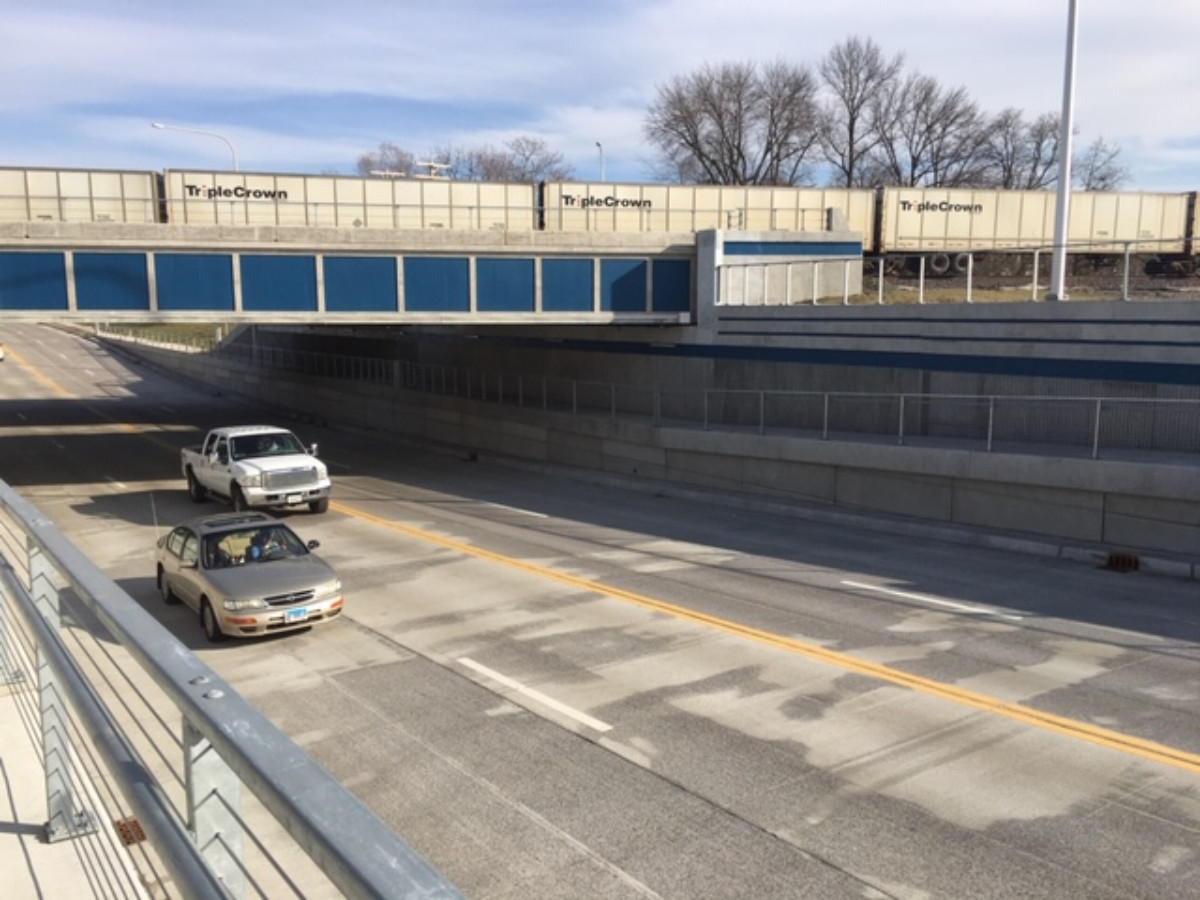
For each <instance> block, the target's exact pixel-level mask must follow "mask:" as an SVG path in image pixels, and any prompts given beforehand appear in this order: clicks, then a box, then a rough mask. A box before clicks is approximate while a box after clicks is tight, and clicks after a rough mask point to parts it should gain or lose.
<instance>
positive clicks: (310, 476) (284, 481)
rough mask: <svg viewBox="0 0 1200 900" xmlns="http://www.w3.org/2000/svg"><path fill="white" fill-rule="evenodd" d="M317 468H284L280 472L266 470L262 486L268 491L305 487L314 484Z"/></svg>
mask: <svg viewBox="0 0 1200 900" xmlns="http://www.w3.org/2000/svg"><path fill="white" fill-rule="evenodd" d="M316 480H317V470H316V469H315V468H312V467H311V466H310V467H306V468H303V469H284V470H282V471H280V472H267V473H265V474H264V475H263V487H264V488H266V489H267V490H269V491H286V490H288V489H289V488H298V487H307V486H308V485H310V484H315V483H316Z"/></svg>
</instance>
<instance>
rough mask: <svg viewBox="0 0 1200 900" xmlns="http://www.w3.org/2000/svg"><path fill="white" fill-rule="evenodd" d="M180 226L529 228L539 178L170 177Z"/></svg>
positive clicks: (172, 209) (169, 203) (170, 199)
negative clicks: (533, 181)
mask: <svg viewBox="0 0 1200 900" xmlns="http://www.w3.org/2000/svg"><path fill="white" fill-rule="evenodd" d="M163 182H164V194H165V205H166V211H167V219H168V221H170V222H171V223H173V224H177V225H257V226H295V227H302V228H387V229H434V228H437V229H447V230H459V231H481V230H491V229H514V230H522V231H529V230H532V229H533V228H534V227H535V225H536V222H537V202H536V185H533V184H520V183H497V182H483V181H451V180H449V179H442V178H438V179H434V178H403V179H401V178H363V177H353V178H351V177H342V176H334V175H278V174H270V173H254V172H229V171H208V172H201V171H188V172H185V171H174V170H168V171H167V172H166V173H164V176H163Z"/></svg>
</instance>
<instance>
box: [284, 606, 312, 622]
mask: <svg viewBox="0 0 1200 900" xmlns="http://www.w3.org/2000/svg"><path fill="white" fill-rule="evenodd" d="M283 621H284V622H307V621H308V610H307V609H289V610H288V611H287V612H285V613H284V614H283Z"/></svg>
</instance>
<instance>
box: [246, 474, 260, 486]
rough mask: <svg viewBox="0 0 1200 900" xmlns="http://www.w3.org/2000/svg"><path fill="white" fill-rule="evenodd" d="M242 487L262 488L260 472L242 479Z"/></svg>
mask: <svg viewBox="0 0 1200 900" xmlns="http://www.w3.org/2000/svg"><path fill="white" fill-rule="evenodd" d="M242 487H250V488H260V487H262V472H255V473H253V474H251V475H247V476H246V477H245V478H243V479H242Z"/></svg>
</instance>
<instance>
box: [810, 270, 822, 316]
mask: <svg viewBox="0 0 1200 900" xmlns="http://www.w3.org/2000/svg"><path fill="white" fill-rule="evenodd" d="M812 270H813V279H812V297H813V306H820V305H821V264H820V263H819V262H814V263H813V264H812Z"/></svg>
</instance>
